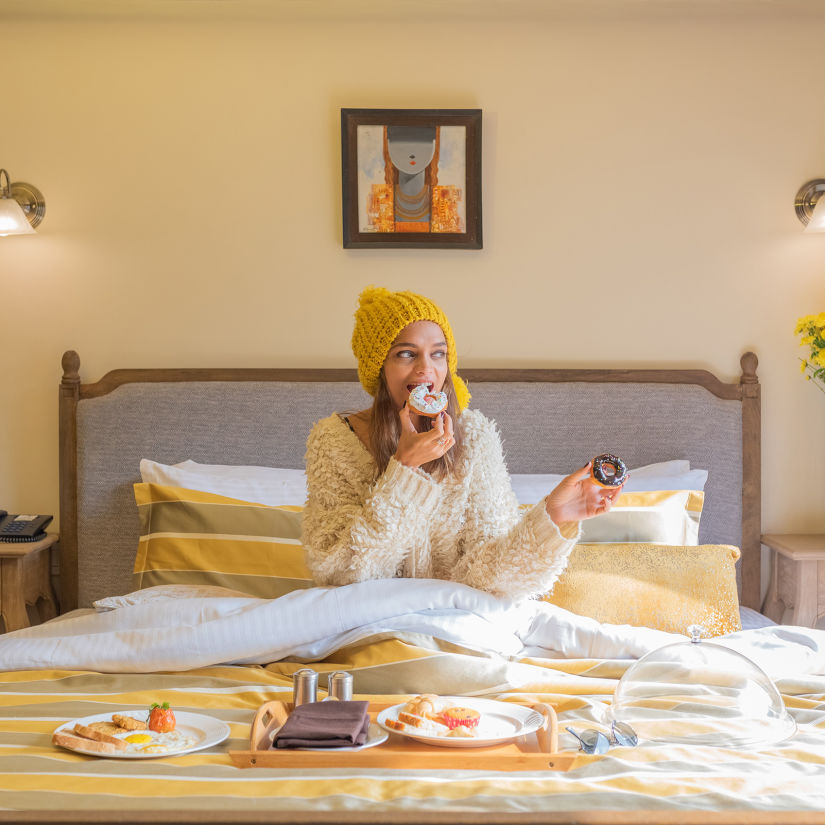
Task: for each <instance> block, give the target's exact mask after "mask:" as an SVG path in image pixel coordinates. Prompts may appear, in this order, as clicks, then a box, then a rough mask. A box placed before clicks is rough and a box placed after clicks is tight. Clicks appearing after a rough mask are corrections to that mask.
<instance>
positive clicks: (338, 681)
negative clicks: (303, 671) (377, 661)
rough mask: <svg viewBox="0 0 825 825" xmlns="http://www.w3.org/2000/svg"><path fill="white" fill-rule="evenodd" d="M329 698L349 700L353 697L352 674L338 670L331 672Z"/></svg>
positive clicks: (342, 700)
mask: <svg viewBox="0 0 825 825" xmlns="http://www.w3.org/2000/svg"><path fill="white" fill-rule="evenodd" d="M328 684H329V697H328V698H329V699H338V700H339V701H341V702H349V701H350V699H352V674H351V673H347V672H346V671H345V670H336V671H335V672H334V673H330V674H329V683H328Z"/></svg>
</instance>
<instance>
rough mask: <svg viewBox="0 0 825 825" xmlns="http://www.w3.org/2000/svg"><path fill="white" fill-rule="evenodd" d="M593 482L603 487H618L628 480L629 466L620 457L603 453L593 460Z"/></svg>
mask: <svg viewBox="0 0 825 825" xmlns="http://www.w3.org/2000/svg"><path fill="white" fill-rule="evenodd" d="M591 472H592V475H593V481H595V482H596V484H600V485H601V486H602V487H618V486H619V485H621V484H624V481H625V479H626V478H627V465H626V464H625V463H624V461H622V460H621V459H620V458H619V457H618V456H615V455H611V454H610V453H602V454H601V455H597V456H596V457H595V458H594V459H593V469H592V471H591Z"/></svg>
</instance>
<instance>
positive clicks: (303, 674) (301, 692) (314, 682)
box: [292, 667, 318, 708]
mask: <svg viewBox="0 0 825 825" xmlns="http://www.w3.org/2000/svg"><path fill="white" fill-rule="evenodd" d="M317 699H318V674H317V673H316V672H315V671H314V670H313V669H312V668H311V667H303V668H301V669H300V670H298V671H296V672H295V675H294V676H293V677H292V704H293V706H294V707H296V708H297V707H298V705H305V704H307V703H308V702H315V701H317Z"/></svg>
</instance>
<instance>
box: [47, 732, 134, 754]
mask: <svg viewBox="0 0 825 825" xmlns="http://www.w3.org/2000/svg"><path fill="white" fill-rule="evenodd" d="M52 742H53V743H54V744H55V745H60V746H61V747H63V748H69V749H70V750H75V749H77V748H80V749H82V750H84V751H93V752H94V753H117V752H118V749H117V748H116V747H115V746H114V745H112V744H110V743H109V742H98V741H96V740H94V739H86V738H85V737H83V736H77V735H76V734H73V733H68V732H67V731H65V730H62V731H57V732H56V733H54V734H52Z"/></svg>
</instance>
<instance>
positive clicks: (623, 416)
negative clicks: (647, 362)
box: [0, 352, 825, 823]
mask: <svg viewBox="0 0 825 825" xmlns="http://www.w3.org/2000/svg"><path fill="white" fill-rule="evenodd" d="M62 363H63V379H62V382H61V384H60V424H59V427H60V502H61V503H60V545H59V546H60V554H59V579H58V581H59V585H58V586H59V596H60V605H61V612H62V614H63V615H62V616H61V617H58V619H57V620H55V621H53V622H51V623H48V624H46V625H41V626H37V627H33V628H29V629H25V630H21V631H17V632H15V633H12V634H6V635H5V636H3V637H0V667H2V672H0V697H2V714H0V727H2V731H3V733H2V737H0V759H2V762H3V770H2V778H0V808H1V809H2V811H0V821H12V820H18V819H19V818H20V817H21V816H25V818H26V821H72V822H81V821H118V822H128V821H198V822H209V821H238V822H242V821H250V822H251V821H268V822H316V821H317V822H341V821H346V822H371V823H375V822H384V821H393V822H448V821H449V822H453V823H455V822H484V823H495V822H502V823H503V822H585V821H586V822H602V821H609V822H628V823H629V822H641V821H645V822H656V821H661V822H693V821H697V822H698V821H702V822H739V821H744V819H746V820H747V821H749V822H814V821H816V822H820V821H822V822H825V791H823V790H822V788H821V782H815V781H814V780H815V777H817V776H819V777H821V776H822V773H823V770H825V640H824V639H823V634H822V632H821V631H815V630H805V629H802V628H784V627H781V626H772V625H770V623H768V622H764V623H762V622H760V621H759V614H758V609H759V606H760V569H761V549H760V541H759V537H760V495H761V491H760V482H759V479H760V386H759V381H758V378H757V374H756V367H757V359H756V356H755V355H753V354H752V353H746V354H745V355H743V356H742V359H741V366H742V373H741V376H740V377H739V378H738V380H736V381H734V382H729V383H728V382H724V381H721V380H719V379H718V378H716V377H715V376H713V375H711V374H710V373H708V372H706V371H704V370H693V369H661V370H570V369H565V370H533V369H529V370H517V369H506V370H505V369H495V370H467V371H464V372H463V373H462V375H463V377H464V378H465V379H466V380H467V382H468V384H469V386H470V389H471V392H472V394H473V401H472V404H473V405H474V406H475V407H477V408H479V409H481V410H482V411H483V412H485V413H486V414H487V415H489V416H490V417H492V418H494V419H495V420H496V421H497V422H498V423H499V425H500V428H501V432H502V438H503V443H504V448H505V453H506V459H507V463H508V468H509V470H510V472H511V473H512V474H514V478H515V477H516V476H524V477H532V476H535V475H536V474H549V473H558V474H564V473H567V472H570V471H572V470H573V469H575V468H577V467H579V466H581V464H582V463H583V461H584V460H586V459H587V458H589V457H591V456H593V455H595V454H597V453H600V452H603V451H604V450H605V448H606V446H607V445H609V447H610V451H611V452H614V453H616V454H618V455H621V456H622V457H623V458H624V459H625V461H626V462H627V464H628V465H629V466H630V467H632V468H635V467H643V466H647V465H653V464H656V463H657V462H663V463H664V462H668V461H671V460H674V459H678V460H682V461H685V462H689V463H690V466H691V467H694V468H703V469H704V470H706V471H707V482H706V484H705V485H704V503H703V508H702V511H701V519H700V520H699V522H698V524H699V527H698V529H699V535H698V544H699V545H701V546H729V545H730V546H735V547H737V548H739V549H740V551H741V557H740V558H739V559H738V561H737V562H736V565H735V568H733V567H732V568H731V576H732V581H733V582H734V585H733V586H734V588H735V590H736V591H737V592H738V602H739V604H740V605H741V607H742V609H743V611H744V615H745V616H746V619H747V620H748V621H750V622H752V624H751V625H750V626H751V627H753V628H754V629H748V630H743V631H734V632H731V633H729V634H727V635H726V636H723V637H720V638H721V639H724V640H728V639H729V640H730V641H729V644H730V645H732V646H734V648H735V649H739V650H740V651H742V652H745V653H746V654H747V655H750V656H752V657H753V658H754V659H755V660H757V661H758V662H759V663H760V666H762V667H763V668H764V669H765V670H766V671H768V672H770V676H771V678H772V679H773V680H774V682H775V683H776V685H777V687H778V688H779V690H780V692H781V694H782V698H783V700H784V703H785V706H786V707H787V708H788V710H789V712H790V713H791V714H792V715H793V717H794V719H795V721H796V724H797V726H798V732H797V734H796V735H795V736H794V737H793V738H792V739H789V740H787V741H785V742H782V743H779V744H774V745H771V746H768V747H762V748H756V749H754V748H750V749H748V748H742V749H733V748H717V747H703V748H696V747H685V746H678V745H663V744H652V743H644V742H642V744H641V745H640V746H638V747H636V748H631V749H628V748H620V749H611V751H609V752H608V753H607V754H605V755H602V756H589V755H586V754H582V753H581V752H578V751H577V749H576V742H575V740H574V739H573V737H572V736H570V735H569V734H566V733H565V728H566V727H567V726H572V727H574V728H580V727H582V726H593V725H595V726H599V725H603V724H604V723H605V719H606V716H605V714H606V711H607V709H608V708H609V705H610V698H611V696H612V694H613V692H614V690H615V688H616V686H617V684H618V683H619V680H620V679H621V676H622V674H624V673H625V672H626V671H627V669H628V668H629V667H630V666H631V665H632V663H633V662H634V661H635V660H636V659H638V658H639V657H640V656H641V655H643V654H644V653H645V651H647V650H650V649H655V648H656V647H657V646H659V645H662V644H666V643H672V642H673V641H674V640H676V639H682V638H684V637H683V636H681V635H678V636H677V635H676V633H675V632H674V631H673V629H670V630H668V629H661V628H655V629H653V628H631V627H629V626H627V625H606V624H604V623H599V622H597V621H594V620H593V619H592V618H589V617H578V616H577V615H576V614H573V613H570V612H569V611H566V610H564V609H561V608H558V607H557V606H556V605H552V604H548V603H547V602H543V601H532V602H530V603H528V604H526V605H525V604H519V605H513V604H508V603H502V601H501V600H497V599H495V598H493V597H491V596H489V595H488V594H480V593H477V592H476V591H471V590H470V588H463V587H461V586H455V585H452V584H451V583H445V582H427V581H423V580H422V581H419V580H416V581H412V582H411V581H404V580H391V581H386V582H367V583H362V584H359V585H353V586H349V587H347V588H314V587H312V583H311V582H307V581H305V580H302V581H301V582H299V585H297V586H296V585H295V581H298V580H299V579H301V575H300V574H295V573H293V574H290V575H291V576H292V585H290V586H289V587H286V589H285V591H284V595H282V596H281V597H280V598H274V599H265V598H251V597H246V596H244V594H235V595H234V596H233V597H229V596H227V597H226V598H216V597H212V596H209V595H206V596H204V595H193V596H192V597H191V598H189V597H188V596H180V593H179V592H178V593H177V595H176V597H175V598H172V597H170V596H169V595H168V594H167V593H166V591H163V586H161V591H157V590H155V591H153V589H152V587H153V586H155V580H153V579H151V578H149V579H147V582H148V584H149V585H151V586H148V587H146V588H145V589H144V590H141V589H139V588H138V589H136V587H135V582H136V579H135V572H134V568H135V565H136V549H137V548H138V546H139V544H141V543H142V542H143V541H144V534H145V533H146V526H145V519H144V521H142V520H141V516H140V515H139V508H138V506H136V497H135V496H136V490H137V489H138V488H140V489H141V490H143V491H144V492H145V491H146V490H147V489H149V490H150V492H152V491H154V493H153V494H157V490H156V489H155V488H153V487H152V486H151V485H149V486H148V487H147V485H146V484H145V483H142V482H141V473H140V469H139V468H140V463H141V460H143V459H152V460H153V461H155V462H158V463H162V464H164V465H168V466H173V465H175V464H176V463H179V462H184V461H193V462H196V463H199V464H202V465H223V466H245V465H254V466H261V467H271V468H283V469H284V470H292V471H300V469H301V467H302V465H303V454H304V446H305V440H306V435H307V433H308V431H309V428H310V426H311V424H312V423H313V422H314V421H315V420H317V419H319V418H321V417H323V416H325V415H327V414H329V413H330V412H331V411H332V410H354V409H360V408H362V407H363V406H365V405H366V403H367V401H368V399H367V397H366V396H365V395H364V393H363V390H361V388H360V385H359V384H358V383H357V378H356V375H355V372H354V371H351V370H326V369H306V370H297V369H127V370H116V371H113V372H110V373H108V374H107V375H105V376H103V377H102V378H101V379H100V380H99V381H96V382H92V383H83V382H82V381H81V377H80V359H79V357H78V355H77V354H76V353H74V352H67V353H66V354H65V355H64V356H63V362H62ZM539 432H541V433H548V432H549V433H552V434H553V437H552V438H541V439H537V438H536V437H535V436H536V433H539ZM135 485H138V487H137V488H136V487H135ZM175 495H177V494H175ZM138 500H139V499H138ZM193 501H194V502H195V504H197V503H198V502H197V501H196V498H193V499H192V500H191V501H190V500H187V501H186V502H185V504H186V507H185V508H184V509H187V508H188V509H189V510H192V509H193V508H194V507H195V505H194V504H193V503H192V502H193ZM235 503H236V504H237V506H241V505H243V504H244V502H243V501H240V503H238V501H237V500H236V502H235ZM230 504H232V502H230ZM276 509H279V508H276ZM280 509H283V511H284V512H286V513H287V515H286V516H285V518H287V519H290V518H292V515H290V514H294V513H295V512H299V508H296V507H291V508H290V507H289V506H287V507H285V508H280ZM140 512H143V511H140ZM227 512H228V510H227ZM282 515H283V513H279V515H278V517H279V518H281V516H282ZM152 535H155V533H153V534H152ZM288 541H291V544H292V546H293V548H294V547H295V545H296V541H295V540H294V536H293V539H291V540H288ZM298 550H300V548H298ZM285 578H287V579H288V578H289V576H286V574H285ZM221 581H222V583H223V584H226V583H227V580H221ZM237 581H238V579H237V578H236V579H232V580H231V581H230V583H232V584H234V583H236V582H237ZM279 581H280V582H282V581H283V579H279ZM187 586H189V585H187ZM150 592H156V593H159V596H158V598H157V599H156V600H152V599H149V598H148V596H147V595H146V594H149V593H150ZM187 592H188V591H187ZM135 593H137V594H138V595H137V596H135V597H133V598H132V599H131V600H130V596H131V595H132V594H135ZM95 603H97V605H98V607H97V609H95V608H94V607H93V605H94V604H95ZM737 607H739V605H737ZM112 608H113V609H112ZM738 618H739V616H737V619H738ZM760 624H764V625H766V626H762V627H760V626H759V625H760ZM679 633H684V631H683V630H682V631H679ZM560 638H563V639H565V642H564V643H563V644H562V643H560V642H558V639H560ZM725 643H726V644H727V643H728V642H727V641H726V642H725ZM737 645H738V646H739V647H738V648H736V646H737ZM307 663H310V664H311V666H312V667H313V668H316V669H318V670H319V671H320V672H321V673H322V674H323V673H325V672H330V671H333V670H337V669H344V670H347V671H349V672H351V673H353V674H354V677H355V694H356V696H357V697H359V698H365V699H368V700H370V701H371V702H372V703H374V706H375V707H379V706H383V705H390V704H393V703H394V702H397V701H400V699H401V698H404V697H406V696H408V695H414V694H416V693H423V692H434V693H442V694H459V695H465V696H472V697H486V698H494V699H498V700H501V701H504V702H509V703H512V704H513V705H516V704H518V705H523V704H535V703H546V704H550V705H552V706H553V707H554V708H555V712H556V713H557V714H558V719H559V723H560V730H561V738H560V747H561V751H562V752H563V753H565V754H567V755H568V756H569V755H574V756H575V759H573V760H572V767H571V768H570V769H569V770H564V771H561V770H557V771H554V770H540V771H538V770H530V771H511V772H504V771H501V770H495V769H491V768H489V767H483V768H474V767H473V766H472V765H469V766H467V765H465V764H463V763H462V765H461V767H460V768H459V767H456V768H455V769H452V768H449V769H448V768H444V767H443V766H442V767H438V768H437V769H436V768H429V769H428V768H421V767H420V766H416V767H414V768H408V769H405V768H398V767H393V768H381V767H380V766H378V767H376V766H374V765H373V766H372V767H366V768H365V767H352V766H348V765H347V763H346V762H342V763H341V764H340V765H335V766H334V767H317V768H315V767H309V768H306V767H304V768H279V767H271V766H269V763H267V766H264V767H260V766H259V767H254V768H246V769H242V768H239V767H238V766H237V764H236V762H235V761H233V758H232V757H231V755H230V754H231V753H237V752H240V751H244V750H248V749H249V738H250V728H251V725H252V722H253V719H254V717H255V714H256V711H257V710H258V709H259V708H260V707H261V706H262V705H263V704H264V703H267V702H271V701H273V700H283V701H289V700H290V699H291V697H292V677H293V674H294V673H295V672H296V670H298V669H300V668H302V667H305V666H306V665H307ZM160 699H162V700H167V701H170V703H171V704H172V705H173V706H174V707H175V708H177V709H178V710H179V711H181V712H184V713H187V712H191V713H197V714H201V715H206V716H209V717H212V718H214V719H215V720H219V721H220V722H222V723H225V724H226V725H228V726H229V737H228V738H227V739H225V740H224V741H222V742H220V743H218V744H216V745H214V746H212V747H209V748H206V749H204V750H199V751H197V752H193V753H189V754H185V755H181V756H173V757H167V758H164V759H157V760H148V761H146V760H144V761H130V760H116V759H97V758H95V757H90V756H83V755H79V754H76V753H72V752H70V751H66V750H62V749H59V748H56V747H54V746H53V745H52V744H51V733H52V731H53V730H54V728H55V727H57V726H58V725H59V724H61V723H64V722H66V721H67V720H71V719H76V718H81V717H87V716H90V715H92V714H96V713H102V712H106V713H108V712H112V711H117V710H118V709H124V708H129V709H131V708H142V707H148V706H149V704H150V703H151V702H154V701H156V700H160ZM442 750H443V749H442ZM377 751H378V749H376V752H377ZM344 755H345V754H343V755H342V756H344ZM20 812H25V814H21V813H20ZM743 817H744V819H743Z"/></svg>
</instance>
